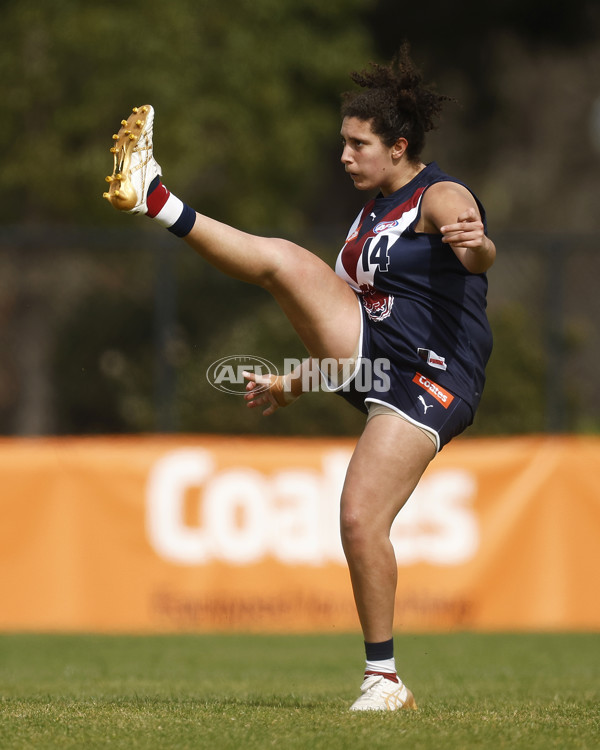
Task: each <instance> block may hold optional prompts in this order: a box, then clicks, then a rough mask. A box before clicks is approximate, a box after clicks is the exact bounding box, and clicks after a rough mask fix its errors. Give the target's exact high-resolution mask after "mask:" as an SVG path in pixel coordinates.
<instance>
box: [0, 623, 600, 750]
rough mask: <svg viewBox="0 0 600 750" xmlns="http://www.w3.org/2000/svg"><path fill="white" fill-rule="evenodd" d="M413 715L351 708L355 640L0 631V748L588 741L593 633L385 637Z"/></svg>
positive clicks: (593, 730) (570, 744)
mask: <svg viewBox="0 0 600 750" xmlns="http://www.w3.org/2000/svg"><path fill="white" fill-rule="evenodd" d="M396 651H397V654H398V656H397V660H398V661H399V662H401V664H402V667H401V669H402V672H401V674H402V676H403V678H404V679H405V680H406V682H407V684H408V685H410V687H411V689H412V690H413V691H414V693H415V697H416V699H417V703H418V704H419V710H418V711H416V712H399V713H389V714H379V713H371V714H368V713H367V714H364V715H355V714H353V713H350V712H349V711H348V710H347V709H348V706H349V705H350V703H351V702H352V701H353V700H354V699H355V698H356V697H357V695H358V686H359V684H360V680H361V676H362V674H361V673H362V666H363V662H362V641H361V639H360V637H359V636H357V635H349V634H344V635H339V634H338V635H314V636H266V635H264V636H263V635H261V636H258V635H257V636H249V635H210V636H196V635H172V636H146V637H131V636H129V637H127V636H81V635H74V636H64V635H4V636H2V637H0V693H1V695H2V697H1V698H0V711H1V712H2V722H1V723H0V743H1V744H2V748H3V750H17V749H18V750H29V748H31V749H32V750H33V748H35V749H36V750H37V749H38V748H44V750H54V748H61V750H62V749H66V750H70V749H71V748H73V749H75V748H77V750H79V749H80V748H82V747H90V748H105V747H110V748H115V749H117V750H119V749H121V748H123V749H126V750H131V749H132V748H133V749H135V748H138V749H139V750H146V749H147V750H172V748H177V749H178V750H187V749H188V748H189V749H190V750H191V749H192V748H215V749H218V750H229V749H232V750H237V748H239V747H244V748H247V749H248V750H263V748H265V747H272V746H273V747H284V748H286V749H289V750H306V748H316V749H318V750H346V749H347V748H356V750H363V749H364V750H367V749H368V750H371V749H373V748H375V749H377V748H390V747H399V746H402V747H410V748H412V749H413V750H438V749H439V748H442V747H443V748H461V750H471V749H473V750H475V749H477V750H479V748H482V747H485V748H501V747H510V748H514V749H515V750H548V749H549V748H561V749H562V748H578V749H580V750H588V749H589V750H591V749H592V748H595V747H597V745H598V743H597V739H598V724H599V721H600V712H599V705H600V703H599V701H598V698H599V694H598V681H597V674H598V666H599V665H598V636H597V635H594V634H585V633H580V634H535V633H532V634H527V635H524V634H523V635H514V634H513V635H504V634H494V635H491V634H485V635H484V634H474V633H471V634H468V633H465V634H460V633H456V634H452V635H423V634H421V635H410V636H409V635H405V636H399V637H397V638H396Z"/></svg>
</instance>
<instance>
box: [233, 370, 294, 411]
mask: <svg viewBox="0 0 600 750" xmlns="http://www.w3.org/2000/svg"><path fill="white" fill-rule="evenodd" d="M243 375H244V377H245V378H246V380H247V381H248V383H247V384H246V394H245V395H244V400H245V401H246V406H247V407H248V408H249V409H255V408H256V407H257V406H265V404H266V407H267V408H266V409H265V410H264V411H263V416H265V417H268V416H270V415H271V414H273V413H274V412H276V411H277V409H279V408H280V407H283V406H287V404H286V403H285V402H284V401H283V399H282V393H281V391H282V389H283V384H282V383H281V382H279V381H282V380H283V379H282V377H281V375H257V374H256V373H253V372H244V373H243Z"/></svg>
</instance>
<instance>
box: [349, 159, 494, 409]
mask: <svg viewBox="0 0 600 750" xmlns="http://www.w3.org/2000/svg"><path fill="white" fill-rule="evenodd" d="M445 181H449V182H458V183H459V184H461V185H462V184H463V183H460V182H459V180H456V179H454V178H453V177H450V176H448V175H447V174H445V173H444V172H442V171H441V170H440V168H439V167H438V166H437V164H436V163H435V162H432V163H431V164H428V165H427V166H426V167H425V169H423V170H422V171H421V172H420V173H419V174H418V175H417V176H416V177H415V178H414V179H413V180H411V182H409V183H408V184H406V185H404V186H403V187H401V188H400V190H397V191H396V192H395V193H392V194H391V195H388V196H382V195H379V196H378V197H377V198H374V199H373V200H371V201H369V202H368V203H367V204H366V206H365V207H364V209H363V210H362V212H361V213H360V214H359V216H358V217H357V219H356V221H355V222H354V224H353V225H352V227H351V228H350V232H349V233H348V237H347V239H346V243H345V245H344V247H343V249H342V250H341V252H340V254H339V256H338V259H337V263H336V269H335V270H336V273H337V274H338V275H339V276H341V278H343V279H344V280H345V281H346V282H347V283H348V284H349V285H350V286H351V287H352V288H353V289H354V290H355V291H356V292H357V294H358V296H359V299H360V301H361V303H362V308H363V351H362V355H363V357H367V358H368V359H370V360H375V359H376V358H378V357H382V358H388V359H389V360H390V361H391V363H392V370H394V371H397V372H402V373H404V374H405V375H406V376H408V377H411V378H413V377H417V376H419V377H420V378H421V379H422V382H424V383H428V384H433V385H432V386H431V388H435V387H437V386H441V390H442V392H443V391H445V389H447V390H448V391H449V392H450V393H452V394H454V395H456V396H459V397H460V398H462V399H463V400H464V401H465V402H466V403H467V404H468V405H469V406H470V407H471V409H472V410H473V412H474V411H475V408H476V407H477V404H478V403H479V400H480V398H481V392H482V390H483V385H484V382H485V366H486V363H487V361H488V359H489V356H490V353H491V349H492V334H491V330H490V327H489V324H488V321H487V317H486V292H487V278H486V275H485V274H472V273H470V272H469V271H467V269H466V268H465V267H464V266H463V265H462V263H461V262H460V261H459V260H458V258H457V257H456V255H455V254H454V252H453V250H452V248H451V247H450V246H449V245H447V244H444V243H443V242H442V238H441V235H440V234H425V233H417V232H415V226H416V225H417V222H418V220H419V217H420V212H421V200H422V198H423V194H424V193H425V191H426V190H427V188H428V187H429V186H430V185H433V184H435V183H436V182H445ZM465 187H466V186H465ZM473 197H474V198H475V200H476V201H477V205H478V207H479V211H480V212H481V217H482V221H483V222H484V226H485V225H486V224H485V211H484V209H483V206H482V205H481V203H480V202H479V200H478V199H477V197H476V196H473ZM365 346H366V350H365ZM341 395H345V394H341ZM357 395H358V394H354V398H352V397H348V396H347V397H348V400H351V401H352V402H353V403H355V405H357V406H359V404H358V403H357V399H356V396H357ZM364 398H367V399H369V394H362V399H361V401H363V400H364ZM376 400H380V401H384V402H385V401H386V400H388V399H386V398H382V397H381V396H377V397H376ZM392 400H393V398H392ZM360 406H362V404H361V405H360ZM360 406H359V408H360Z"/></svg>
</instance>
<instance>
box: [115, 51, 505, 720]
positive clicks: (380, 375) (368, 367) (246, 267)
mask: <svg viewBox="0 0 600 750" xmlns="http://www.w3.org/2000/svg"><path fill="white" fill-rule="evenodd" d="M352 79H353V81H354V82H355V83H356V84H358V88H357V89H356V90H355V91H352V92H349V93H347V94H345V95H344V98H343V104H342V113H341V114H342V126H341V136H342V155H341V161H342V164H343V165H344V168H345V170H346V172H347V174H348V176H349V178H350V179H351V180H352V182H353V183H354V185H355V187H356V188H357V189H358V190H361V191H365V192H367V193H371V194H372V195H373V196H374V197H372V198H371V199H370V200H369V201H368V202H367V204H366V205H365V207H364V209H363V210H362V211H361V212H360V214H359V216H358V217H357V218H356V220H355V221H354V223H353V224H352V226H351V227H350V230H349V232H348V236H347V237H346V241H345V243H344V245H343V248H342V250H341V252H340V255H339V258H338V261H337V264H336V268H335V270H333V269H331V268H330V267H329V266H327V265H326V264H325V263H324V262H323V261H322V260H320V259H319V258H318V257H316V256H315V255H313V254H312V253H310V252H309V251H308V250H305V249H303V248H301V247H299V246H298V245H296V244H293V243H292V242H288V241H285V240H282V239H273V238H264V237H258V236H254V235H250V234H246V233H244V232H241V231H238V230H237V229H234V228H233V227H230V226H227V225H225V224H222V223H219V222H217V221H215V220H213V219H211V218H209V217H207V216H203V215H201V214H199V213H197V212H196V211H195V210H193V209H192V208H191V207H190V206H188V205H186V204H184V203H182V201H181V200H179V198H177V197H176V196H175V195H173V194H172V193H170V192H169V191H168V190H167V189H166V188H165V187H164V185H163V184H162V182H161V179H160V177H161V171H160V167H159V166H158V164H157V163H156V161H155V160H154V157H153V153H152V127H153V117H154V112H153V110H152V108H151V107H150V106H146V107H141V108H136V109H135V110H134V112H133V114H132V115H131V116H130V117H129V119H128V120H123V121H122V127H121V130H120V131H119V133H118V134H116V135H115V136H114V139H115V143H114V146H113V149H112V151H113V153H114V162H115V168H114V172H113V174H112V176H110V177H109V178H107V180H108V181H109V183H110V187H109V190H108V192H107V193H105V197H107V198H108V200H109V201H110V202H111V203H112V205H113V206H114V207H115V208H117V209H119V210H125V211H129V212H131V213H143V214H146V215H148V216H150V217H151V218H154V219H155V220H156V221H158V222H159V223H160V224H162V225H163V226H166V227H168V228H169V229H170V231H171V232H173V233H174V234H176V235H177V236H180V237H183V238H184V240H185V242H187V244H188V245H190V247H192V248H193V249H194V250H195V251H196V252H197V253H198V254H199V255H200V256H202V258H204V259H205V260H206V261H208V262H209V263H211V264H212V265H213V266H216V267H217V268H218V269H220V270H221V271H223V272H224V273H226V274H228V275H230V276H233V277H235V278H237V279H240V280H242V281H247V282H250V283H252V284H258V285H259V286H261V287H263V288H264V289H266V290H268V291H269V292H270V293H271V294H272V295H273V297H274V298H275V300H276V301H277V303H278V304H279V305H280V307H281V308H282V310H283V311H284V313H285V314H286V315H287V317H288V318H289V320H290V322H291V324H292V325H293V326H294V328H295V330H296V331H297V333H298V335H299V337H300V339H301V340H302V342H303V343H304V345H305V346H306V349H307V350H308V353H309V355H310V357H311V358H312V361H311V359H309V358H307V359H306V360H305V362H304V363H303V364H302V365H301V366H300V367H299V368H297V369H296V370H295V371H293V372H291V373H287V374H285V375H283V376H278V377H275V376H271V377H269V378H267V379H266V382H265V379H264V378H262V379H261V378H256V377H254V376H253V375H251V374H248V381H249V382H248V388H247V395H246V399H247V402H248V405H249V406H251V407H257V406H260V407H264V414H267V415H268V414H272V413H273V412H274V411H275V410H276V409H279V408H281V407H284V406H287V405H288V404H290V403H292V402H293V401H294V400H296V399H297V398H298V397H299V396H300V395H301V394H302V393H303V392H305V391H307V390H310V389H311V387H312V382H311V380H310V378H308V377H306V374H307V371H308V370H310V371H311V372H314V368H313V364H314V360H317V361H318V362H321V361H323V360H325V359H326V360H327V361H328V362H331V361H332V360H333V361H335V362H336V363H337V365H338V366H339V367H338V366H336V367H334V368H333V370H332V369H331V368H329V369H328V371H327V372H326V377H325V380H326V383H325V387H326V388H328V389H330V390H337V391H339V392H340V394H341V395H342V396H343V397H344V398H346V399H347V400H348V401H349V402H350V403H352V404H353V405H354V406H356V407H358V408H359V409H361V410H363V411H364V412H365V414H366V422H365V427H364V431H363V432H362V434H361V436H360V438H359V440H358V442H357V445H356V449H355V450H354V453H353V455H352V458H351V461H350V464H349V466H348V471H347V476H346V480H345V483H344V488H343V492H342V497H341V516H340V518H341V536H342V543H343V547H344V552H345V555H346V558H347V561H348V566H349V570H350V576H351V581H352V588H353V592H354V598H355V602H356V607H357V611H358V616H359V619H360V623H361V627H362V631H363V635H364V641H365V651H366V669H365V675H364V680H363V683H362V686H361V693H360V696H359V697H358V699H357V700H356V701H355V702H354V703H353V705H352V706H351V709H352V710H357V711H362V710H380V711H387V710H396V709H400V708H409V709H410V708H413V709H414V708H416V704H415V700H414V697H413V695H412V693H411V692H410V690H409V689H408V688H407V687H406V686H405V685H404V684H403V683H402V681H401V679H400V677H399V676H398V674H397V672H396V665H395V659H394V650H393V649H394V647H393V623H394V600H395V591H396V581H397V565H396V560H395V556H394V550H393V547H392V544H391V542H390V529H391V526H392V523H393V521H394V519H395V517H396V516H397V514H398V513H399V511H400V510H401V508H402V506H403V505H404V504H405V503H406V501H407V500H408V498H409V496H410V495H411V493H412V492H413V490H414V489H415V487H416V485H417V483H418V482H419V479H420V477H421V476H422V474H423V472H424V470H425V468H426V467H427V465H428V464H429V462H430V461H431V460H432V458H433V457H434V456H435V454H436V452H437V451H439V450H441V448H442V447H443V446H444V445H445V444H446V443H448V441H449V440H451V439H452V438H453V437H454V436H456V435H458V434H459V433H461V432H462V431H463V430H464V429H465V428H466V427H467V426H468V425H469V424H470V423H471V422H472V420H473V415H474V412H475V410H476V408H477V405H478V403H479V400H480V397H481V392H482V389H483V385H484V380H485V376H484V370H485V366H486V363H487V360H488V358H489V355H490V351H491V346H492V340H491V333H490V329H489V326H488V322H487V318H486V312H485V308H486V290H487V280H486V275H485V273H486V271H487V270H488V269H489V268H490V266H491V265H492V263H493V262H494V258H495V253H496V249H495V246H494V243H493V242H492V241H491V240H490V239H489V238H488V236H487V234H486V222H485V213H484V209H483V207H482V205H481V203H480V202H479V200H478V199H477V198H476V197H475V195H474V194H473V193H472V192H471V190H470V189H469V188H467V187H466V186H465V185H464V184H463V183H461V182H460V181H459V180H457V179H455V178H453V177H450V176H449V175H447V174H445V173H444V172H443V171H442V170H441V169H440V168H439V167H438V166H437V164H436V163H434V162H432V163H429V164H425V163H423V161H422V160H421V153H422V150H423V147H424V140H425V134H426V133H427V132H428V131H430V130H431V129H433V128H434V127H435V124H436V117H437V115H438V114H439V113H440V111H441V109H442V106H443V104H444V102H445V101H446V100H447V97H444V96H441V95H438V94H436V93H435V92H433V91H432V90H431V89H429V88H428V87H427V86H425V85H424V84H423V82H422V78H421V76H420V74H419V73H418V71H417V70H416V69H415V67H414V65H413V63H412V61H411V59H410V56H409V54H408V50H407V48H406V46H404V47H403V48H402V49H401V51H400V52H399V54H398V55H397V56H396V58H395V59H394V61H393V62H392V63H391V64H390V65H385V66H384V65H371V66H369V67H368V68H367V69H366V70H365V71H363V72H362V73H354V74H353V75H352Z"/></svg>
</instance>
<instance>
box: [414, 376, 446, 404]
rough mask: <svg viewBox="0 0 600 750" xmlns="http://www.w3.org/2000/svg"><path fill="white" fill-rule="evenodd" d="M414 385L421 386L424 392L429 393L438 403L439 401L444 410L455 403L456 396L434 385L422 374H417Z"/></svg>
mask: <svg viewBox="0 0 600 750" xmlns="http://www.w3.org/2000/svg"><path fill="white" fill-rule="evenodd" d="M413 383H416V384H417V385H420V386H421V388H423V390H424V391H427V393H429V394H430V395H431V396H433V397H434V399H435V400H436V401H439V402H440V404H441V405H442V406H443V407H444V409H447V408H448V407H449V406H450V404H451V403H452V402H453V401H454V396H453V395H452V394H451V393H448V391H447V390H445V389H444V388H442V386H441V385H438V384H437V383H434V382H433V380H431V379H430V378H426V377H425V375H421V373H420V372H416V373H415V376H414V378H413Z"/></svg>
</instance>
